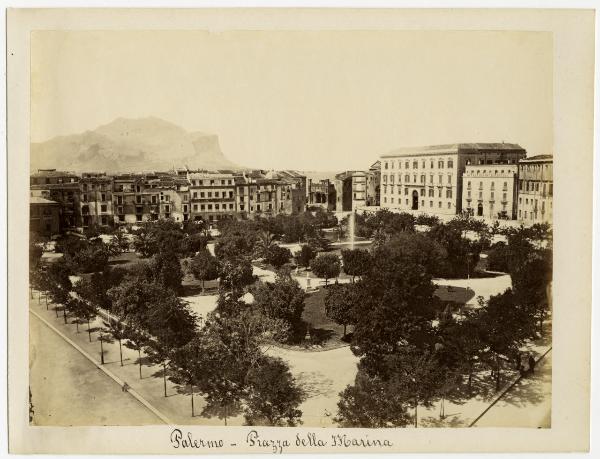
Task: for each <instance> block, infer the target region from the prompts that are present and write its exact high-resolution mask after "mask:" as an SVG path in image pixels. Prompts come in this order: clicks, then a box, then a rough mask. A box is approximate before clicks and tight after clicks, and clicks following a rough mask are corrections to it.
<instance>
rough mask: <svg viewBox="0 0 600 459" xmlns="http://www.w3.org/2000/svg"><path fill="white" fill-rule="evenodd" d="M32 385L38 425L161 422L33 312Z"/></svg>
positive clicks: (31, 341) (35, 418)
mask: <svg viewBox="0 0 600 459" xmlns="http://www.w3.org/2000/svg"><path fill="white" fill-rule="evenodd" d="M29 318H30V335H29V336H30V337H29V352H30V381H29V383H30V387H31V394H32V402H33V408H34V418H33V424H34V425H38V426H44V425H53V426H57V425H58V426H69V425H77V426H85V425H100V426H102V425H144V424H157V423H160V420H159V419H158V418H157V417H156V416H155V415H154V414H152V413H151V412H150V411H149V410H148V409H146V408H145V407H144V406H142V405H141V404H140V403H139V402H138V401H137V400H135V399H134V398H133V397H132V396H131V395H129V394H128V393H126V392H123V391H122V390H121V387H120V386H119V385H118V384H117V383H116V382H114V381H113V380H112V379H110V378H109V377H108V376H107V375H105V374H104V373H103V372H102V371H100V370H99V369H98V368H97V367H96V366H94V365H93V364H92V363H91V362H90V361H89V360H87V359H86V358H85V357H84V356H83V355H82V354H81V353H79V351H77V350H76V349H75V348H73V347H72V346H71V345H70V344H68V343H67V342H66V341H64V340H63V339H62V338H61V337H60V336H59V335H58V334H56V332H54V331H53V330H51V329H50V328H48V327H47V326H46V325H45V324H44V323H43V322H42V321H41V320H40V319H38V318H37V317H35V316H34V315H33V314H30V315H29Z"/></svg>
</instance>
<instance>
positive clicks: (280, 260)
mask: <svg viewBox="0 0 600 459" xmlns="http://www.w3.org/2000/svg"><path fill="white" fill-rule="evenodd" d="M291 257H292V252H290V250H289V249H287V248H285V247H279V246H278V245H275V246H274V247H271V249H270V250H269V253H268V254H267V257H266V259H265V261H266V262H267V263H269V264H270V265H272V266H274V267H275V268H281V267H282V266H283V265H284V264H286V263H288V262H289V261H290V258H291Z"/></svg>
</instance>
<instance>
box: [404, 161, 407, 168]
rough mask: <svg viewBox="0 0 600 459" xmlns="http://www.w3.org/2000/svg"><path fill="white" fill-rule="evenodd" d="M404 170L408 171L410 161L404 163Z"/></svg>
mask: <svg viewBox="0 0 600 459" xmlns="http://www.w3.org/2000/svg"><path fill="white" fill-rule="evenodd" d="M404 169H408V161H404Z"/></svg>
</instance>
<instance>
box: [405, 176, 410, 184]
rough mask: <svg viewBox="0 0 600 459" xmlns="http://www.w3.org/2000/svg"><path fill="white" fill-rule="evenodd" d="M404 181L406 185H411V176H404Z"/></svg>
mask: <svg viewBox="0 0 600 459" xmlns="http://www.w3.org/2000/svg"><path fill="white" fill-rule="evenodd" d="M404 181H405V182H406V183H410V175H408V174H406V175H405V176H404Z"/></svg>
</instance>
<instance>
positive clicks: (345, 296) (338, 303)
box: [325, 285, 360, 337]
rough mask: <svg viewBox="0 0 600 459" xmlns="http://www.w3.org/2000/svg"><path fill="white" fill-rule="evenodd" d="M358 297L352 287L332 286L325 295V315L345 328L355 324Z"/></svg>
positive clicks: (354, 288)
mask: <svg viewBox="0 0 600 459" xmlns="http://www.w3.org/2000/svg"><path fill="white" fill-rule="evenodd" d="M359 301H360V295H359V294H358V292H357V291H356V287H355V286H354V285H332V286H331V288H330V289H328V290H327V293H326V295H325V314H326V315H327V317H329V318H330V319H331V320H333V321H334V322H335V323H336V324H339V325H343V326H344V337H345V336H346V326H347V325H350V324H355V323H356V312H355V310H356V307H357V304H358V302H359Z"/></svg>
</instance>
